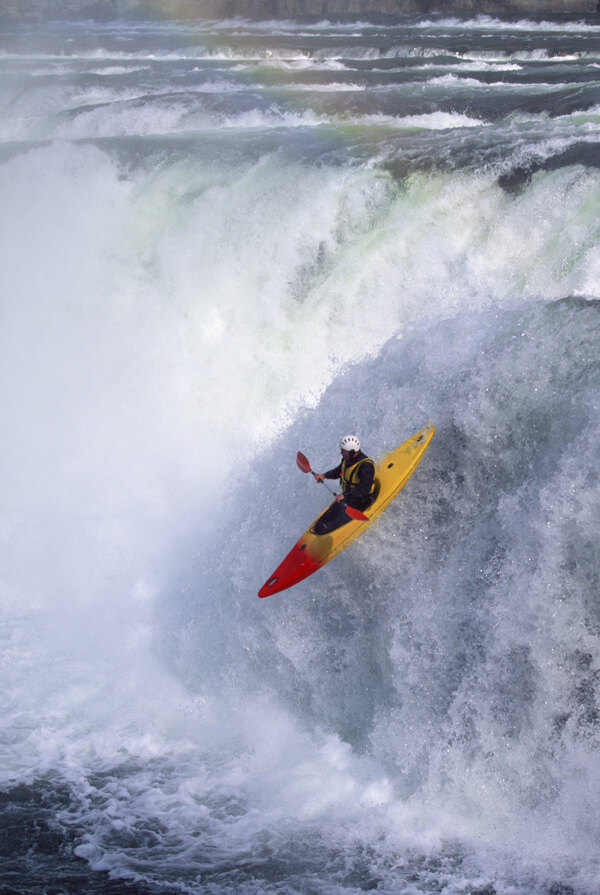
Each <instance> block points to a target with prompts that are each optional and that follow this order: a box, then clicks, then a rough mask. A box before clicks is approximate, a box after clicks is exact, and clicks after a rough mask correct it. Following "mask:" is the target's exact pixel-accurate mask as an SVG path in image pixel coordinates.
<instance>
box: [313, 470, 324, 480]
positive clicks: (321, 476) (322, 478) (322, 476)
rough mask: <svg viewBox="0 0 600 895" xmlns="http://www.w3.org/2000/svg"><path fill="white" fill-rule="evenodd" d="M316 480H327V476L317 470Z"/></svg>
mask: <svg viewBox="0 0 600 895" xmlns="http://www.w3.org/2000/svg"><path fill="white" fill-rule="evenodd" d="M315 480H316V481H317V482H323V481H325V476H324V475H323V473H322V472H315Z"/></svg>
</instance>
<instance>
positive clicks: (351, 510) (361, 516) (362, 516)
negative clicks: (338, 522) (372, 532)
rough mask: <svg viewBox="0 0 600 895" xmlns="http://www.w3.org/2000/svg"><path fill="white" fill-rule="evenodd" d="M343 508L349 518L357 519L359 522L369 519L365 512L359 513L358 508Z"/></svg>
mask: <svg viewBox="0 0 600 895" xmlns="http://www.w3.org/2000/svg"><path fill="white" fill-rule="evenodd" d="M344 509H345V510H346V515H348V516H350V518H351V519H358V520H360V521H361V522H368V521H369V517H368V516H365V514H364V513H361V511H360V510H355V509H354V507H349V506H346V507H344Z"/></svg>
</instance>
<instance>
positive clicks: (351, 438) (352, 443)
mask: <svg viewBox="0 0 600 895" xmlns="http://www.w3.org/2000/svg"><path fill="white" fill-rule="evenodd" d="M340 449H341V450H342V451H360V441H359V440H358V438H357V437H356V435H344V437H343V438H342V439H341V441H340Z"/></svg>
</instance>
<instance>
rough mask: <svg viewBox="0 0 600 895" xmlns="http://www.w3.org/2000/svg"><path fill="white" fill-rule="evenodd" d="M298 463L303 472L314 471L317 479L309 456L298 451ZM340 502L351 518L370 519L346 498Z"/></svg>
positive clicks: (333, 492)
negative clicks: (349, 503)
mask: <svg viewBox="0 0 600 895" xmlns="http://www.w3.org/2000/svg"><path fill="white" fill-rule="evenodd" d="M296 465H297V466H298V469H301V470H302V472H312V474H313V475H314V477H315V479H316V477H317V474H316V473H315V472H313V470H312V469H311V467H310V463H309V462H308V460H307V458H306V457H305V456H304V454H302V453H301V452H300V451H298V453H297V454H296ZM321 484H322V485H325V482H321ZM325 487H326V488H327V490H328V491H331V493H332V494H336V492H335V491H334V490H333V488H330V487H329V485H325ZM336 496H337V495H336ZM340 503H341V505H342V506H343V507H344V509H345V511H346V513H347V515H348V516H350V518H351V519H359V520H360V521H361V522H368V521H369V517H368V516H365V514H364V513H361V511H360V510H355V509H354V507H349V506H348V504H347V503H346V501H345V500H340Z"/></svg>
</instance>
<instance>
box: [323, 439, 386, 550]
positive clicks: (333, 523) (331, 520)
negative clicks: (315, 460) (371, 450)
mask: <svg viewBox="0 0 600 895" xmlns="http://www.w3.org/2000/svg"><path fill="white" fill-rule="evenodd" d="M361 460H367V462H366V463H361V465H360V467H359V469H358V470H357V471H356V479H357V481H356V482H355V483H354V484H352V485H350V487H348V488H346V490H345V491H344V501H345V502H346V503H347V504H348V506H350V507H354V508H355V509H356V510H366V509H367V507H368V506H369V505H370V504H371V502H372V500H373V494H372V493H371V492H372V489H373V479H374V477H375V465H374V463H373V461H372V460H370V459H368V458H367V455H366V454H363V452H362V451H357V452H356V453H355V454H354V456H353V457H352V458H351V459H350V460H349V461H348V463H347V464H346V469H347V470H351V469H352V467H353V466H355V465H356V464H357V463H359V462H360V461H361ZM341 474H342V463H340V464H339V466H336V467H335V469H330V470H329V471H328V472H326V473H324V476H325V478H326V479H339V478H340V476H341ZM349 521H350V517H349V516H348V514H347V513H346V510H345V509H344V505H343V504H342V503H340V502H339V501H337V500H336V501H335V502H334V503H332V504H331V506H330V507H329V508H328V509H327V510H326V511H325V512H324V513H323V515H322V516H321V517H320V518H319V519H318V520H317V522H316V523H315V525H314V527H313V531H314V533H315V534H317V535H324V534H327V533H328V532H330V531H334V530H335V529H336V528H339V527H340V525H345V524H346V522H349Z"/></svg>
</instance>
